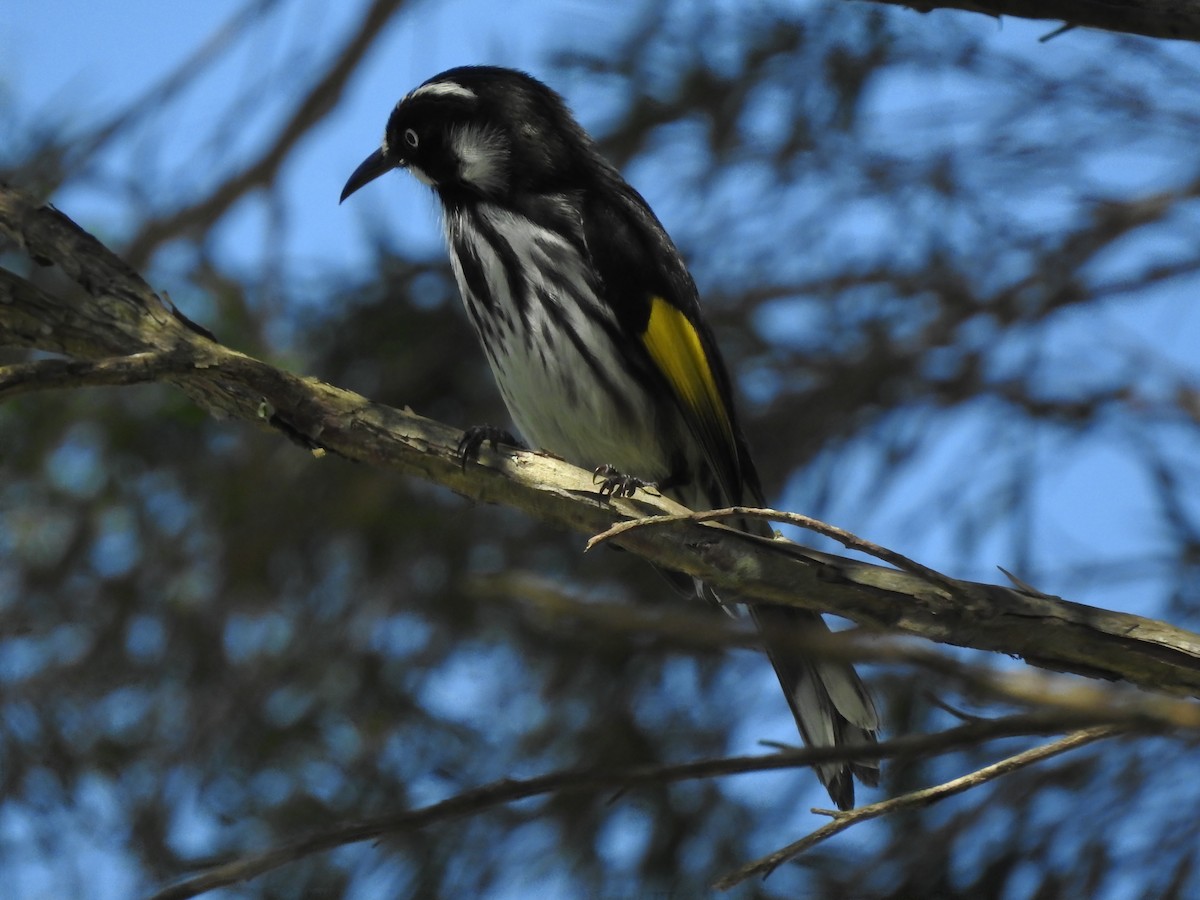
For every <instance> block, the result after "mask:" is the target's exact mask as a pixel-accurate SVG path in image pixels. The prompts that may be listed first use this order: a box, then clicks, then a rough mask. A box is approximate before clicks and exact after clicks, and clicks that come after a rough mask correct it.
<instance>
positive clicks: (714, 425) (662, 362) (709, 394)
mask: <svg viewBox="0 0 1200 900" xmlns="http://www.w3.org/2000/svg"><path fill="white" fill-rule="evenodd" d="M642 343H643V344H645V346H646V350H647V351H648V352H649V353H650V358H651V359H653V360H654V363H655V365H657V366H658V368H659V371H661V372H662V373H663V375H664V376H666V379H667V381H668V382H669V383H670V385H671V387H672V388H673V389H674V391H675V394H676V395H677V396H678V397H679V399H680V400H681V401H683V405H684V407H685V409H686V410H687V411H688V412H690V413H692V414H693V415H695V416H696V417H697V420H698V421H697V423H696V424H697V425H698V426H699V428H698V430H699V431H700V433H701V437H702V439H703V440H704V441H705V443H708V444H709V446H708V451H709V455H710V457H711V458H713V459H714V461H715V460H719V459H722V458H724V457H725V456H726V455H727V454H728V453H730V452H732V450H733V447H734V440H733V427H732V426H731V425H730V422H729V414H728V412H727V411H726V409H725V403H724V401H723V400H722V399H721V392H720V390H718V388H717V382H716V379H715V378H713V373H712V368H711V367H710V366H709V364H708V357H707V356H706V355H705V353H704V345H703V344H702V343H701V342H700V335H699V334H697V333H696V329H695V328H694V327H693V326H692V323H691V322H689V321H688V318H687V316H685V315H684V314H683V313H682V312H680V311H679V310H678V309H677V308H675V307H674V306H672V305H671V304H670V303H668V302H667V301H666V300H664V299H663V298H662V297H654V298H653V299H651V301H650V320H649V321H648V322H647V323H646V330H645V331H644V332H642Z"/></svg>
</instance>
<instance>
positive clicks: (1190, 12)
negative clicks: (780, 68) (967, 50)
mask: <svg viewBox="0 0 1200 900" xmlns="http://www.w3.org/2000/svg"><path fill="white" fill-rule="evenodd" d="M874 2H876V3H887V4H890V5H892V6H904V7H907V8H908V9H912V10H916V11H917V12H921V13H927V12H931V11H933V10H936V9H959V10H965V11H967V12H974V13H982V14H983V15H985V16H992V17H994V18H999V17H1000V16H1014V17H1016V18H1018V19H1038V20H1049V21H1052V22H1063V23H1065V25H1066V26H1069V27H1084V28H1100V29H1103V30H1105V31H1121V32H1125V33H1127V34H1141V35H1145V36H1146V37H1153V38H1173V39H1175V40H1180V41H1200V6H1197V4H1195V3H1194V2H1191V0H1123V2H1119V3H1112V2H1105V0H976V2H972V0H874Z"/></svg>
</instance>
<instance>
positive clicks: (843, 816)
mask: <svg viewBox="0 0 1200 900" xmlns="http://www.w3.org/2000/svg"><path fill="white" fill-rule="evenodd" d="M1122 733H1123V731H1122V729H1120V728H1116V727H1113V726H1108V725H1100V726H1097V727H1095V728H1085V729H1083V730H1081V731H1076V732H1073V733H1072V734H1069V735H1067V736H1066V737H1064V738H1061V739H1060V740H1057V741H1054V742H1052V743H1049V744H1044V745H1042V746H1040V747H1034V748H1033V749H1031V750H1026V751H1025V752H1023V753H1018V754H1017V755H1016V756H1010V757H1008V759H1003V760H1001V761H1000V762H998V763H993V764H992V765H990V766H985V767H984V768H982V769H979V770H977V771H975V772H972V773H970V774H969V775H963V776H962V777H961V778H955V779H954V780H953V781H947V782H946V783H945V784H939V785H936V786H935V787H929V788H922V789H921V790H919V791H913V792H912V793H909V794H903V795H901V796H899V797H893V798H892V799H891V800H884V801H882V802H880V803H872V804H871V805H870V806H860V807H858V808H857V809H850V810H846V811H845V812H842V811H839V810H814V812H821V813H824V814H825V815H829V816H832V817H833V821H832V822H830V823H829V824H828V825H823V826H821V827H820V828H818V829H817V830H816V831H814V832H812V833H811V834H809V835H806V836H805V837H803V838H801V839H800V840H798V841H796V842H795V843H792V844H788V845H787V846H786V847H783V848H781V849H779V850H776V851H775V852H774V853H770V854H768V855H766V856H764V857H761V858H760V859H756V860H754V861H753V862H750V863H747V864H746V865H744V866H742V867H741V868H740V869H738V870H737V871H736V872H732V873H730V874H729V875H726V876H724V877H723V878H721V879H719V880H718V881H717V882H716V883H715V884H714V885H713V887H715V888H717V890H721V891H726V890H729V889H730V888H731V887H734V886H735V885H737V884H740V883H741V882H743V881H745V880H746V879H747V878H752V877H753V876H755V875H762V876H764V877H765V876H767V875H770V874H771V873H772V872H773V871H775V869H777V868H778V867H779V866H780V865H782V864H783V863H785V862H787V861H788V860H789V859H792V858H794V857H796V856H799V855H800V854H801V853H803V852H804V851H805V850H808V849H809V848H810V847H814V846H816V845H817V844H819V843H821V842H822V841H824V840H827V839H828V838H831V837H833V836H834V835H835V834H838V833H839V832H842V831H845V830H846V829H847V828H849V827H850V826H851V825H857V824H858V823H859V822H865V821H867V820H868V819H877V818H879V817H880V816H885V815H887V814H889V813H893V812H896V811H897V810H901V809H914V808H917V807H923V806H930V805H932V804H934V803H937V802H938V801H939V800H944V799H946V798H947V797H952V796H954V795H955V794H961V793H963V792H964V791H968V790H970V789H971V788H973V787H978V786H979V785H981V784H985V783H986V782H988V781H992V780H993V779H996V778H999V777H1000V776H1002V775H1007V774H1009V773H1010V772H1015V771H1016V770H1017V769H1022V768H1024V767H1025V766H1031V765H1033V764H1034V763H1038V762H1041V761H1042V760H1044V759H1050V758H1051V757H1054V756H1058V755H1059V754H1060V753H1066V752H1067V751H1068V750H1074V749H1075V748H1077V747H1082V746H1084V745H1085V744H1090V743H1092V742H1093V741H1099V740H1103V739H1104V738H1110V737H1114V736H1116V735H1118V734H1122Z"/></svg>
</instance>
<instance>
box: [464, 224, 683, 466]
mask: <svg viewBox="0 0 1200 900" xmlns="http://www.w3.org/2000/svg"><path fill="white" fill-rule="evenodd" d="M446 230H447V239H448V243H449V246H450V257H451V261H452V265H453V268H454V274H455V277H456V279H457V281H458V285H459V290H460V292H461V293H462V298H463V303H464V305H465V307H466V310H467V314H468V316H469V317H470V319H471V323H472V325H473V326H474V327H475V331H476V334H477V335H478V336H479V340H480V343H481V344H482V346H483V349H484V352H485V353H486V355H487V357H488V362H489V363H490V365H491V367H492V372H493V373H494V375H495V377H496V382H497V384H498V386H499V388H500V393H501V395H502V396H503V398H504V402H505V404H506V405H507V407H508V410H509V413H510V414H511V415H512V418H513V421H514V423H515V424H516V426H517V428H518V429H519V430H520V431H521V433H522V435H523V436H524V437H525V439H526V440H527V441H529V442H530V444H531V445H532V446H533V447H535V448H537V449H542V450H548V451H550V452H551V453H554V454H556V455H558V456H561V457H562V458H563V459H566V460H568V461H570V462H573V463H575V464H577V465H580V466H585V467H595V466H599V465H604V464H607V465H613V466H616V467H617V468H618V469H621V470H622V471H624V472H627V473H629V474H633V475H637V476H639V477H643V478H648V479H657V478H662V477H665V475H666V474H667V472H668V470H669V468H670V460H669V459H667V458H666V456H665V454H664V453H663V452H662V450H661V448H660V444H661V429H660V428H659V427H658V426H659V424H660V423H657V422H656V418H657V412H658V407H657V405H656V404H655V403H654V402H653V398H652V397H651V395H650V394H648V393H647V392H646V391H645V389H644V387H643V384H642V383H641V382H640V381H639V380H638V379H635V378H634V377H633V374H632V373H633V364H632V363H631V362H630V360H628V359H627V358H626V357H625V354H624V352H623V351H622V348H621V346H620V344H619V342H620V339H621V338H620V334H621V333H620V331H619V329H618V327H617V323H616V321H615V319H614V317H613V315H612V313H611V311H610V310H609V309H608V308H607V307H606V305H605V304H604V303H603V302H601V299H600V297H599V295H598V286H597V284H596V279H595V276H594V275H593V273H592V271H591V269H590V265H589V263H588V261H587V260H586V258H585V257H584V256H583V255H582V254H581V253H580V252H579V251H578V250H577V249H576V247H575V245H573V244H572V243H571V242H570V241H568V240H566V239H564V238H562V237H561V236H558V235H555V234H553V233H552V232H549V231H547V230H546V229H541V228H538V227H537V226H535V225H533V224H532V223H530V222H528V221H527V220H526V221H518V220H516V219H515V217H511V216H509V217H507V218H506V217H504V216H496V215H493V216H491V217H489V218H487V219H484V220H482V221H479V222H471V221H469V220H458V221H454V220H451V219H449V218H448V219H447V229H446Z"/></svg>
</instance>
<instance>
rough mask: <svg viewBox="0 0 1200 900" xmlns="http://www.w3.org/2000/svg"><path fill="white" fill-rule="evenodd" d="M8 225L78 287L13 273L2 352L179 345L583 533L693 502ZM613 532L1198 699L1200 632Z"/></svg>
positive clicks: (803, 598)
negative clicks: (470, 444) (322, 359)
mask: <svg viewBox="0 0 1200 900" xmlns="http://www.w3.org/2000/svg"><path fill="white" fill-rule="evenodd" d="M0 235H4V236H6V237H8V238H9V239H11V240H12V241H14V242H15V243H16V244H17V245H18V246H19V247H21V248H23V249H24V251H25V252H26V253H27V254H28V255H29V256H30V258H31V259H33V260H35V261H39V262H43V261H44V262H52V263H57V264H58V265H59V266H60V267H61V268H62V270H63V271H64V272H65V273H66V274H67V275H68V276H69V277H70V278H71V279H72V280H73V281H75V282H76V284H77V285H78V286H79V287H80V288H81V289H82V290H81V291H80V292H76V294H77V295H76V296H71V297H69V298H60V297H58V296H56V295H54V294H51V293H49V292H48V291H46V290H43V289H42V288H40V287H37V286H36V285H34V284H32V283H30V282H29V281H27V280H25V279H23V278H20V277H19V276H17V275H14V274H12V273H10V272H6V271H4V270H0V345H7V346H16V347H28V348H36V349H40V350H49V351H54V352H60V353H66V354H69V355H70V356H72V357H76V358H80V359H84V360H96V359H104V358H105V357H131V356H134V355H135V354H143V353H151V354H168V355H169V356H170V357H171V359H172V363H171V371H170V372H164V373H163V374H162V380H164V381H166V382H169V383H173V384H175V385H178V386H179V387H180V388H181V389H182V390H184V391H185V392H187V393H188V395H189V396H191V397H193V398H194V399H195V400H196V401H197V402H198V403H199V404H200V405H201V406H203V407H204V408H205V409H207V410H209V411H210V412H212V413H213V414H215V415H218V416H220V417H222V418H234V419H241V420H243V421H246V422H253V423H256V424H259V425H262V424H264V423H265V424H267V425H269V426H271V427H273V428H275V429H276V430H278V431H280V432H282V433H284V434H285V435H287V436H288V437H290V438H293V439H298V440H300V441H301V442H302V443H304V444H305V445H306V446H309V447H313V448H323V449H327V450H329V451H331V452H336V453H338V454H339V455H341V456H344V457H346V458H348V459H354V460H358V461H360V462H365V463H368V464H370V465H374V466H379V467H386V468H390V469H394V470H397V471H400V472H404V473H406V474H410V475H415V476H417V477H420V478H423V479H426V480H429V481H433V482H436V483H437V484H440V485H443V486H445V487H447V488H450V489H451V490H453V491H456V492H458V493H460V494H463V495H465V496H467V497H470V498H472V499H475V500H477V501H482V502H490V503H501V504H505V505H508V506H512V507H514V508H516V509H519V510H522V511H524V512H526V513H528V514H530V515H532V516H534V517H536V518H538V519H540V520H542V521H544V522H548V523H551V524H554V525H557V526H560V527H564V528H568V529H571V530H574V531H577V532H579V533H581V534H585V535H594V534H597V533H599V532H602V531H605V530H606V529H608V528H610V527H611V526H612V525H613V524H614V523H616V522H621V521H626V520H630V519H635V518H639V517H641V516H643V515H645V514H646V512H648V511H649V512H652V513H659V514H662V513H666V514H670V515H679V514H683V513H687V512H688V511H686V510H684V509H683V508H682V507H680V506H679V505H678V504H676V503H673V502H671V501H670V500H667V499H665V498H661V497H655V496H652V495H651V494H649V493H646V492H642V493H640V494H639V495H638V496H637V497H636V498H634V499H615V500H611V501H607V500H606V501H602V500H600V499H599V498H598V497H597V495H596V493H595V488H594V486H593V484H592V476H591V473H589V472H584V471H583V470H581V469H577V468H575V467H574V466H570V465H568V464H566V463H564V462H562V461H560V460H556V459H552V458H550V457H548V456H545V455H542V454H538V453H529V452H521V451H516V450H512V449H506V448H502V449H499V450H496V449H489V448H484V450H483V452H482V453H481V454H480V464H479V465H472V466H468V467H466V468H465V469H464V468H463V467H462V466H461V465H460V461H459V458H458V454H457V451H456V447H457V442H458V439H459V437H460V434H461V433H460V432H459V431H457V430H455V429H452V428H449V427H448V426H445V425H441V424H439V423H437V422H433V421H431V420H429V419H425V418H422V417H421V416H418V415H416V414H414V413H411V412H408V411H401V410H397V409H393V408H390V407H387V406H383V405H381V404H378V403H372V402H371V401H369V400H367V399H366V398H365V397H362V396H360V395H358V394H355V393H353V392H351V391H346V390H342V389H340V388H337V387H333V386H331V385H328V384H324V383H322V382H320V381H317V380H315V379H312V378H303V377H300V376H298V375H294V374H291V373H289V372H284V371H282V370H280V369H277V368H275V367H273V366H270V365H268V364H267V363H264V362H262V361H260V360H257V359H253V358H251V357H249V356H246V355H245V354H242V353H238V352H237V351H235V350H231V349H229V348H228V347H224V346H222V345H221V344H219V343H216V342H215V341H213V340H211V339H209V338H208V337H206V336H205V335H204V334H202V333H200V332H199V331H198V330H196V329H194V328H193V327H189V325H188V323H187V322H186V320H185V319H183V318H182V317H180V316H178V315H177V314H175V313H174V311H173V310H172V309H171V308H170V307H169V306H168V305H167V304H166V303H164V301H163V300H161V299H160V298H159V297H158V295H156V294H155V293H154V291H153V290H151V288H150V287H149V286H148V285H147V284H146V283H145V282H144V281H142V279H141V278H140V277H139V276H138V275H137V274H136V273H135V272H134V271H133V270H132V269H130V268H129V267H128V266H126V265H125V264H124V263H122V262H121V261H120V260H119V259H118V258H117V257H115V256H114V255H113V254H112V253H111V252H110V251H108V250H107V249H106V248H105V247H103V246H102V245H101V244H100V243H99V242H98V241H96V240H95V239H94V238H93V237H91V236H90V235H88V234H87V233H86V232H84V231H83V230H81V229H80V228H79V227H78V226H77V225H75V224H74V223H73V222H72V221H71V220H70V219H68V218H67V217H66V216H64V215H62V214H61V213H59V212H58V211H57V210H54V209H53V208H51V207H39V206H37V205H36V204H35V203H33V202H32V201H30V200H29V198H27V197H25V196H24V195H23V194H21V193H20V192H18V191H15V190H12V189H9V188H4V187H0ZM176 361H178V366H179V368H178V369H175V365H176ZM103 368H104V367H103V366H101V367H100V369H101V370H102V369H103ZM25 371H26V372H29V371H33V370H25ZM52 371H53V370H52V369H51V368H49V367H47V368H46V369H45V370H44V372H45V373H49V372H52ZM93 371H98V370H95V369H94V370H93ZM43 377H45V378H49V377H50V375H49V374H45V375H44V376H43ZM97 377H98V376H97ZM826 527H828V526H826ZM611 540H612V541H613V542H614V543H617V544H619V545H620V546H622V547H625V548H626V549H628V550H630V551H632V552H633V553H636V554H637V555H639V556H642V557H645V558H646V559H648V560H650V561H652V562H654V563H657V564H658V565H660V566H663V567H664V568H669V569H674V570H677V571H680V572H685V573H687V574H689V575H694V576H696V577H699V578H703V579H704V580H705V581H707V582H709V583H711V584H712V585H713V586H714V587H715V588H717V589H718V590H727V591H730V592H732V593H735V594H736V595H737V596H738V597H739V599H744V600H746V601H747V602H758V601H765V602H771V603H781V604H784V605H792V606H799V607H803V608H806V609H814V610H824V611H828V612H833V613H836V614H838V615H841V616H845V617H846V618H849V619H852V620H854V621H856V622H858V623H860V624H862V625H866V626H868V627H872V628H878V629H886V630H891V631H895V632H901V633H906V634H910V635H916V636H918V637H922V638H925V639H928V640H932V641H938V642H941V643H948V644H956V645H959V646H964V647H974V648H976V649H980V650H988V651H997V652H1001V653H1005V654H1009V655H1013V656H1020V657H1023V658H1024V659H1026V660H1027V661H1028V662H1031V663H1033V664H1035V665H1038V666H1042V667H1044V668H1049V669H1055V670H1060V671H1068V672H1075V673H1078V674H1083V675H1087V676H1089V677H1099V678H1106V679H1124V680H1126V681H1128V682H1130V683H1132V684H1136V685H1138V686H1141V687H1147V688H1156V689H1160V690H1166V691H1170V692H1174V693H1178V694H1184V695H1191V696H1200V636H1197V635H1196V634H1193V633H1191V632H1188V631H1184V630H1182V629H1178V628H1174V627H1172V626H1170V625H1168V624H1166V623H1163V622H1158V621H1154V620H1151V619H1146V618H1143V617H1141V616H1133V615H1128V614H1125V613H1116V612H1109V611H1106V610H1102V609H1097V608H1095V607H1090V606H1085V605H1083V604H1079V603H1071V602H1068V601H1065V600H1060V599H1058V598H1054V597H1046V596H1043V595H1041V594H1038V593H1035V592H1029V591H1024V590H1020V589H1016V588H1009V587H1002V586H999V585H987V584H979V583H975V582H968V581H959V580H957V579H951V578H947V577H946V576H940V577H937V578H934V577H932V576H930V575H929V574H928V573H927V572H925V573H922V572H920V571H917V572H914V571H908V572H904V571H897V570H895V569H890V568H884V567H881V566H875V565H870V564H867V563H862V562H857V561H854V560H850V559H845V558H843V557H839V556H834V555H832V554H826V553H820V552H818V551H815V550H809V549H806V548H802V547H799V546H797V545H795V544H793V543H791V542H789V541H785V540H768V539H763V538H757V537H754V536H753V535H748V534H745V533H743V532H739V531H736V530H734V529H730V528H726V527H724V526H722V525H719V524H700V523H696V522H687V521H683V522H677V523H675V524H673V525H671V526H664V527H657V528H638V529H635V530H632V531H628V532H626V533H624V534H621V535H619V536H617V537H614V538H612V539H611ZM910 568H911V567H910Z"/></svg>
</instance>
